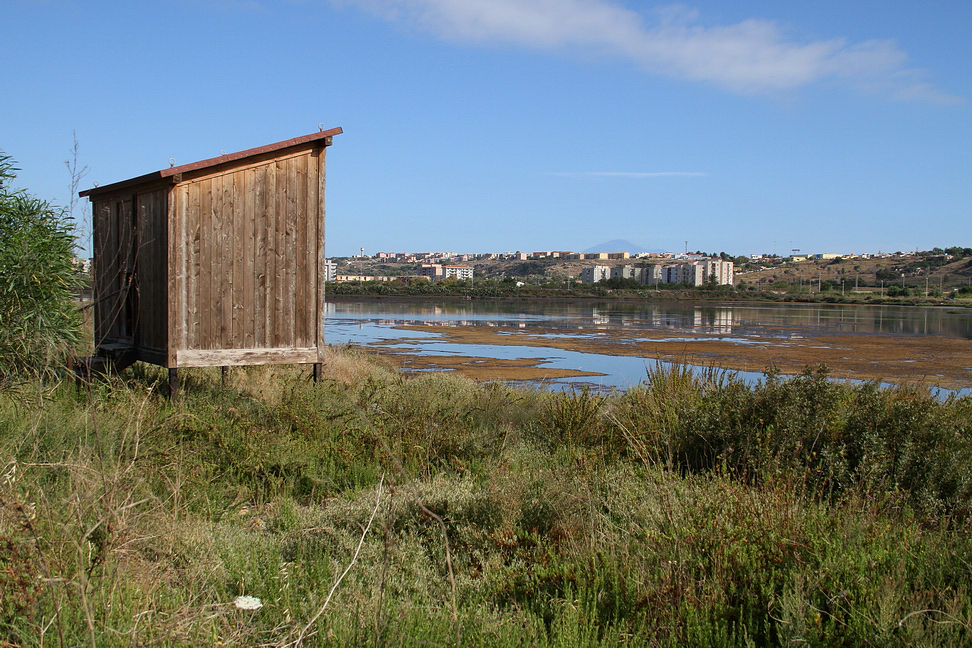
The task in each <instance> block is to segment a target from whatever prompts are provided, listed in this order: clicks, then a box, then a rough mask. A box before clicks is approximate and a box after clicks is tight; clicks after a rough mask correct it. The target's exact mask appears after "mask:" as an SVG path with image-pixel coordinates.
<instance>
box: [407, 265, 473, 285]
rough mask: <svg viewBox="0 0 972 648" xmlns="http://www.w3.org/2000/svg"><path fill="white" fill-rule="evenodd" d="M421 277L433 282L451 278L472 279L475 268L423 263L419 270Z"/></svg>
mask: <svg viewBox="0 0 972 648" xmlns="http://www.w3.org/2000/svg"><path fill="white" fill-rule="evenodd" d="M418 273H419V276H420V277H428V278H429V279H431V280H432V281H442V280H443V279H448V278H449V277H455V278H456V279H460V280H461V279H472V278H473V268H472V266H468V265H441V264H439V263H423V264H422V267H421V268H419V271H418Z"/></svg>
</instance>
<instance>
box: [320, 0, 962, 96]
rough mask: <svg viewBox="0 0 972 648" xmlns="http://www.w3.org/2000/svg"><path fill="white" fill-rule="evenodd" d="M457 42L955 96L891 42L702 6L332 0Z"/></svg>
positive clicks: (685, 70) (788, 85) (730, 76)
mask: <svg viewBox="0 0 972 648" xmlns="http://www.w3.org/2000/svg"><path fill="white" fill-rule="evenodd" d="M334 1H336V2H342V3H345V4H353V5H356V6H359V7H361V8H363V9H366V10H368V11H370V12H372V13H374V14H375V15H378V16H380V17H382V18H384V19H386V20H390V21H393V22H398V23H404V24H408V25H413V26H415V27H418V28H420V29H422V30H425V31H427V32H429V33H432V34H435V35H436V36H438V37H440V38H443V39H446V40H450V41H454V42H461V43H514V44H518V45H523V46H527V47H535V48H541V49H577V48H580V49H582V50H585V51H592V52H598V53H602V54H608V55H614V56H621V57H623V58H627V59H629V60H632V61H635V62H636V63H638V64H639V65H641V66H642V67H643V68H644V69H646V70H647V71H649V72H654V73H663V74H668V75H672V76H676V77H682V78H688V79H692V80H696V81H702V82H709V83H714V84H717V85H720V86H722V87H724V88H727V89H729V90H731V91H733V92H738V93H744V94H772V93H779V92H785V91H788V90H793V89H795V88H799V87H803V86H806V85H809V84H812V83H815V82H818V81H823V80H827V79H835V80H839V81H841V82H843V83H845V84H848V85H851V86H853V87H856V88H858V89H860V90H863V91H867V92H880V93H883V94H886V95H890V96H895V97H898V98H902V99H911V100H922V101H934V102H948V101H957V100H958V98H956V97H953V96H950V95H948V94H946V93H944V92H942V91H940V90H938V89H937V88H935V87H934V86H933V85H931V84H929V83H927V82H926V81H924V80H923V79H922V71H920V70H914V69H909V68H907V67H906V66H907V62H908V55H907V54H906V53H905V52H904V51H902V50H901V49H900V48H899V47H898V45H897V44H896V43H895V42H894V41H893V40H869V41H864V42H860V43H851V42H848V41H847V40H846V39H843V38H833V39H827V40H815V41H806V42H798V41H796V40H794V39H792V38H788V36H787V34H786V33H784V31H783V30H782V29H781V28H780V26H779V25H778V24H777V23H775V22H773V21H769V20H759V19H749V20H744V21H742V22H739V23H736V24H732V25H723V26H703V25H701V24H699V22H698V14H697V12H692V11H688V10H686V9H684V8H683V7H665V8H663V9H660V10H657V11H655V12H653V14H652V18H653V19H652V20H650V21H649V20H648V19H647V17H646V16H645V15H642V14H641V13H638V12H635V11H633V10H631V9H628V8H627V7H625V6H623V5H622V4H620V3H619V2H618V1H617V0H334Z"/></svg>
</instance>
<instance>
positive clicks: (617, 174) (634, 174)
mask: <svg viewBox="0 0 972 648" xmlns="http://www.w3.org/2000/svg"><path fill="white" fill-rule="evenodd" d="M553 175H558V176H570V177H581V176H584V177H591V176H595V177H597V176H600V177H614V178H671V177H699V176H705V175H709V174H707V173H703V172H701V171H577V172H564V173H554V174H553Z"/></svg>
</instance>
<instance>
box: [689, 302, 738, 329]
mask: <svg viewBox="0 0 972 648" xmlns="http://www.w3.org/2000/svg"><path fill="white" fill-rule="evenodd" d="M732 325H733V318H732V309H731V308H696V309H695V312H694V313H693V321H692V330H695V331H700V330H701V331H712V332H715V333H732Z"/></svg>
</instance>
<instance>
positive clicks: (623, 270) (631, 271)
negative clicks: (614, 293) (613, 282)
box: [611, 265, 637, 279]
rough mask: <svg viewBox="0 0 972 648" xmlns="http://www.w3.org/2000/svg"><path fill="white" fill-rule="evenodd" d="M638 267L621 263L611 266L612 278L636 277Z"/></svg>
mask: <svg viewBox="0 0 972 648" xmlns="http://www.w3.org/2000/svg"><path fill="white" fill-rule="evenodd" d="M636 270H637V268H635V267H634V266H629V265H619V266H614V267H613V268H611V278H612V279H634V278H635V274H636V273H635V271H636Z"/></svg>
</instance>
